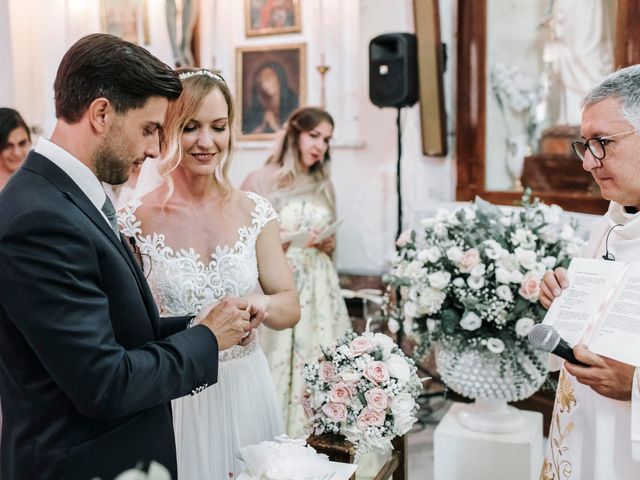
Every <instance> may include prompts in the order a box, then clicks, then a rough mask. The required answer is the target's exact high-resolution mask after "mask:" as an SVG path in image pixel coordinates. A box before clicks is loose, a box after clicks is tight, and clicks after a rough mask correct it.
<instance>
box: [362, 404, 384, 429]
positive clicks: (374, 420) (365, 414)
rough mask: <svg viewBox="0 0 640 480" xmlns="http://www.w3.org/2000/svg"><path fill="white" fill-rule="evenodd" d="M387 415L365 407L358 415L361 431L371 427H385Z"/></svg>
mask: <svg viewBox="0 0 640 480" xmlns="http://www.w3.org/2000/svg"><path fill="white" fill-rule="evenodd" d="M384 419H385V414H384V412H381V411H379V410H371V409H370V408H369V407H364V408H363V409H362V411H361V412H360V415H358V421H357V422H356V423H357V425H358V428H359V429H360V430H366V429H367V427H370V426H371V425H375V426H380V425H384Z"/></svg>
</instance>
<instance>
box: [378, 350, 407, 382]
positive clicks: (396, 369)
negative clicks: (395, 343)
mask: <svg viewBox="0 0 640 480" xmlns="http://www.w3.org/2000/svg"><path fill="white" fill-rule="evenodd" d="M384 363H385V364H386V365H387V369H388V370H389V375H391V376H392V377H394V378H397V379H398V382H400V384H405V383H407V381H408V380H409V377H410V376H411V369H410V368H409V364H408V363H407V361H406V360H405V359H404V358H402V357H401V356H400V355H396V354H395V353H392V354H391V355H389V358H388V359H387V360H385V362H384Z"/></svg>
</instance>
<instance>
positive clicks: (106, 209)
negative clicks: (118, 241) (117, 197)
mask: <svg viewBox="0 0 640 480" xmlns="http://www.w3.org/2000/svg"><path fill="white" fill-rule="evenodd" d="M102 213H104V214H105V216H106V217H107V220H109V225H111V230H113V231H114V232H115V234H116V236H117V237H118V238H120V231H119V230H118V216H117V215H116V209H115V208H114V207H113V203H111V200H110V199H109V196H106V197H105V199H104V203H103V204H102Z"/></svg>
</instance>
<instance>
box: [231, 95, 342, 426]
mask: <svg viewBox="0 0 640 480" xmlns="http://www.w3.org/2000/svg"><path fill="white" fill-rule="evenodd" d="M333 126H334V124H333V119H332V118H331V115H329V113H327V112H326V111H325V110H322V109H319V108H315V107H305V108H300V109H298V110H296V111H295V112H294V113H293V114H292V115H291V116H290V117H289V119H288V121H287V125H286V127H285V129H284V131H283V132H281V137H280V140H279V142H278V144H277V148H276V153H275V154H274V155H272V156H271V157H269V159H268V160H267V162H266V164H265V166H264V167H262V168H261V169H259V170H256V171H255V172H252V173H251V174H249V176H248V177H247V178H246V179H245V181H244V183H243V185H242V188H243V189H244V190H250V191H254V192H256V193H259V194H261V195H264V196H266V197H267V198H269V200H270V201H271V202H272V203H273V205H274V207H275V208H276V210H277V211H278V214H279V216H280V228H281V234H282V236H283V238H286V237H287V236H288V235H290V234H292V233H294V232H299V231H309V232H311V239H310V241H309V242H308V244H307V245H306V246H305V245H302V246H297V245H289V244H287V243H285V244H284V249H285V250H286V255H287V259H288V260H289V264H290V265H291V268H292V270H293V275H294V278H295V283H296V287H297V290H298V294H299V296H300V308H301V315H300V322H299V323H298V324H297V325H296V327H295V328H294V329H292V330H287V331H283V332H273V331H271V332H264V334H263V335H262V336H261V342H262V346H263V349H264V352H265V355H266V356H267V360H268V361H269V366H270V367H271V375H272V377H273V383H274V385H275V388H276V391H277V393H278V398H279V400H280V403H281V405H282V407H283V408H284V419H285V428H286V430H287V434H288V435H289V436H291V437H300V436H304V434H305V425H306V420H305V417H304V412H303V408H302V406H301V405H300V403H299V400H300V397H301V396H302V392H303V390H304V377H303V368H304V364H305V363H308V362H311V361H315V360H317V358H318V356H319V355H320V354H321V350H320V347H321V346H323V345H329V344H331V343H332V342H334V341H335V340H336V339H337V338H338V337H340V336H342V335H343V334H344V333H345V331H346V330H348V329H350V328H351V321H350V319H349V315H348V313H347V309H346V306H345V303H344V300H343V299H342V296H341V294H340V284H339V282H338V274H337V272H336V269H335V267H334V265H333V262H332V260H331V254H332V253H333V251H334V249H335V246H336V240H335V235H332V236H330V237H328V238H327V239H325V240H323V241H321V242H317V243H316V242H315V240H314V238H313V237H314V235H315V233H317V232H320V231H321V230H323V229H324V228H325V227H327V226H328V225H330V224H332V223H333V222H335V220H336V214H335V195H334V190H333V185H332V183H331V180H330V178H329V159H330V151H329V141H330V140H331V136H332V134H333Z"/></svg>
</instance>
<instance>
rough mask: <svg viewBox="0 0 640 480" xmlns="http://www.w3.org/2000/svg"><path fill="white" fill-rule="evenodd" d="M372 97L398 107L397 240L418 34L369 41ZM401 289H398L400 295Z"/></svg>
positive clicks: (414, 94) (414, 92) (415, 91)
mask: <svg viewBox="0 0 640 480" xmlns="http://www.w3.org/2000/svg"><path fill="white" fill-rule="evenodd" d="M369 99H370V100H371V103H373V104H374V105H376V106H378V107H394V108H396V109H397V110H398V115H397V120H396V129H397V130H396V131H397V141H398V160H397V163H396V192H397V195H398V224H397V229H396V239H397V238H398V237H399V236H400V234H401V233H402V188H401V187H402V185H401V177H400V173H401V169H400V166H401V163H400V160H401V158H402V125H401V123H400V112H401V110H402V108H403V107H407V106H410V105H413V104H414V103H416V101H417V100H418V59H417V43H416V36H415V35H413V34H412V33H386V34H384V35H378V36H377V37H375V38H374V39H373V40H371V42H369ZM397 295H399V292H396V296H397ZM397 338H398V345H400V346H401V343H402V328H400V330H399V331H398V337H397Z"/></svg>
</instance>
